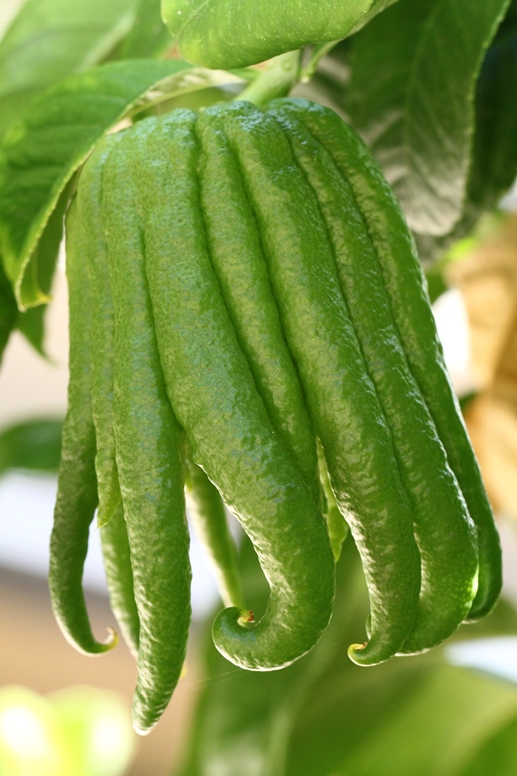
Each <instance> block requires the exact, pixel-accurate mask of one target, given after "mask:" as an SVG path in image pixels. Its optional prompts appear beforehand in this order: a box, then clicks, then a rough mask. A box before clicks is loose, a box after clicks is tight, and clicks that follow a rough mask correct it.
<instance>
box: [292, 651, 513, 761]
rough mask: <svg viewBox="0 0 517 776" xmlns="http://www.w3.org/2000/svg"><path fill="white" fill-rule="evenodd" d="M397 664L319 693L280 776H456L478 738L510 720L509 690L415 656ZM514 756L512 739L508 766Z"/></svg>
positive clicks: (310, 703) (336, 682)
mask: <svg viewBox="0 0 517 776" xmlns="http://www.w3.org/2000/svg"><path fill="white" fill-rule="evenodd" d="M419 661H420V662H419ZM401 662H402V661H401ZM403 662H404V665H403V666H400V665H397V661H393V662H392V663H391V664H390V663H388V664H386V666H385V667H381V666H379V667H377V668H375V669H374V671H372V672H370V671H368V674H369V676H363V677H359V676H357V675H356V676H355V677H354V676H351V677H349V678H348V681H347V682H344V681H343V677H340V676H337V677H335V678H334V689H331V690H330V693H329V692H328V690H329V688H328V687H324V688H318V692H317V693H315V694H316V695H317V697H316V698H309V699H308V702H307V705H306V706H305V711H304V714H303V716H302V717H301V718H300V721H299V724H298V726H297V727H296V729H295V732H294V734H293V737H292V739H291V742H290V749H289V758H288V766H287V769H286V771H285V774H286V776H295V774H296V776H312V774H314V773H318V776H331V774H332V776H341V774H343V776H345V774H351V773H353V774H354V776H370V774H377V773H378V774H380V773H382V775H383V776H414V774H418V775H419V776H453V775H454V776H458V775H459V774H460V773H462V774H463V773H464V771H463V767H464V764H465V759H466V757H467V756H468V754H469V753H472V752H473V751H474V750H475V749H476V747H477V746H478V742H479V741H480V740H483V738H485V737H487V738H488V737H489V736H491V735H492V734H493V733H494V731H495V730H497V729H498V728H500V727H501V726H505V725H506V724H507V723H508V722H509V721H510V720H515V719H517V688H516V687H515V686H513V685H510V684H504V683H503V682H500V681H497V680H494V679H491V678H488V677H485V676H482V675H480V674H477V673H474V672H471V671H467V670H464V669H461V668H455V667H452V666H448V665H445V664H443V663H441V664H439V663H438V664H437V663H435V664H432V663H429V662H428V663H427V664H426V661H425V660H423V659H422V658H420V659H419V658H412V659H411V661H403ZM364 673H366V672H364ZM374 673H375V674H376V675H375V676H374V675H373V674H374ZM323 689H325V690H326V691H327V696H326V697H325V696H324V695H323ZM516 755H517V741H515V739H514V744H513V752H512V756H513V758H514V759H513V761H514V763H515V757H516ZM492 772H494V773H495V772H498V771H497V769H495V770H492V769H490V768H489V769H488V770H486V771H484V773H492Z"/></svg>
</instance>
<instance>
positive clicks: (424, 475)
mask: <svg viewBox="0 0 517 776" xmlns="http://www.w3.org/2000/svg"><path fill="white" fill-rule="evenodd" d="M289 107H290V105H289V102H287V101H283V102H279V103H278V107H276V108H275V106H274V105H273V106H271V108H270V111H269V112H270V114H271V115H273V116H274V117H275V120H277V121H278V122H279V124H280V126H281V127H282V130H283V131H284V133H285V134H286V137H287V138H288V140H289V142H290V144H291V147H292V150H293V153H294V155H295V157H296V160H297V163H298V164H299V165H300V167H301V169H302V170H303V171H304V173H305V175H306V178H307V181H308V183H309V185H310V186H311V188H312V190H313V191H314V193H315V194H316V197H317V199H318V205H319V208H320V212H321V216H322V218H323V221H324V223H325V226H326V229H327V232H328V235H329V239H330V242H331V245H332V248H333V253H334V257H335V261H336V266H337V270H338V275H339V280H340V283H341V288H342V290H343V294H344V297H345V299H346V300H347V304H348V308H349V310H350V315H351V319H352V322H353V325H354V328H355V331H356V333H357V336H358V339H359V343H360V346H361V350H362V353H363V355H364V358H365V366H366V370H367V372H368V374H369V376H370V378H371V379H372V381H373V383H374V385H375V388H376V391H377V395H378V397H379V401H380V404H381V407H382V410H383V413H384V415H385V417H386V420H387V422H388V424H389V427H390V429H391V432H392V436H393V440H394V445H395V454H396V459H397V464H398V467H399V470H400V474H401V477H402V481H403V482H404V485H405V488H406V490H407V493H408V497H409V501H410V503H411V505H412V509H413V528H414V532H415V537H416V540H417V544H418V548H419V551H420V556H421V560H422V590H421V594H420V602H419V609H418V613H417V617H416V620H415V625H414V628H413V630H412V632H411V635H410V637H409V640H408V641H407V642H406V645H405V646H404V650H406V649H410V650H411V651H412V652H418V651H421V650H424V649H430V648H431V647H434V646H436V645H438V644H440V643H441V642H443V641H444V640H445V639H447V638H448V637H449V636H451V635H452V633H453V632H454V631H455V630H456V629H457V627H458V626H459V624H460V623H461V622H462V621H463V620H464V619H465V618H466V617H467V615H468V612H469V610H470V607H471V604H472V599H473V597H474V595H475V592H476V585H477V570H478V553H477V531H476V527H475V525H474V523H473V522H472V519H471V517H470V515H469V513H468V510H467V506H466V504H465V500H464V498H463V495H462V493H461V491H460V489H459V486H458V483H457V481H456V478H455V476H454V474H453V472H452V471H451V468H450V466H449V464H448V461H447V456H446V453H445V450H444V448H443V445H442V443H441V441H440V439H439V437H438V434H437V431H436V428H435V425H434V423H433V420H432V418H431V416H430V414H429V411H428V408H427V405H426V403H425V401H424V399H423V397H422V395H421V393H420V390H419V387H418V385H417V383H416V381H415V379H414V377H413V375H412V373H411V370H410V368H409V365H408V362H407V358H406V354H405V353H404V349H403V346H402V343H401V342H400V338H399V333H398V330H397V328H396V325H395V322H394V319H393V314H392V310H391V306H390V303H389V297H388V295H387V293H386V289H385V286H384V282H383V277H382V270H381V265H380V262H379V258H378V256H377V253H376V250H375V246H374V244H373V242H372V240H371V238H370V235H369V233H368V229H367V225H366V223H365V220H364V219H363V215H362V213H361V210H360V208H359V206H358V204H357V201H356V199H355V197H354V193H353V190H352V188H351V187H350V185H349V183H348V180H347V179H346V178H345V177H343V175H342V174H341V172H340V171H339V169H338V168H337V167H336V165H335V163H334V161H333V158H332V155H331V154H330V153H329V152H328V151H327V149H326V148H324V147H323V146H322V144H321V143H320V142H319V141H318V140H316V138H315V137H314V136H313V135H312V134H311V132H310V130H309V129H308V128H307V127H305V125H304V123H303V114H302V113H300V112H296V111H295V112H291V111H290V110H289ZM345 131H346V130H345ZM350 131H351V130H350ZM388 206H391V202H389V203H388Z"/></svg>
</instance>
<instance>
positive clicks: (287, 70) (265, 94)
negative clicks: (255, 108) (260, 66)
mask: <svg viewBox="0 0 517 776" xmlns="http://www.w3.org/2000/svg"><path fill="white" fill-rule="evenodd" d="M300 64H301V52H300V51H288V52H287V54H281V55H280V56H279V57H275V58H274V59H271V60H270V61H269V63H268V64H267V65H266V67H265V69H264V70H262V71H261V72H259V75H258V76H257V78H256V79H255V81H254V82H253V83H252V84H250V85H249V86H248V87H247V88H246V89H244V91H243V92H241V94H240V95H239V97H238V99H239V100H248V101H249V102H253V103H255V105H264V104H265V103H267V102H269V101H270V100H274V99H275V98H276V97H285V96H286V95H287V94H289V92H290V91H291V89H292V88H293V86H295V84H297V83H298V81H299V79H300Z"/></svg>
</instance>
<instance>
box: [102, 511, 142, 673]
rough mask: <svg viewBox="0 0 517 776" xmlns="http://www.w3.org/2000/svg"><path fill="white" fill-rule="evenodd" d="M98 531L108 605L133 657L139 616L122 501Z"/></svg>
mask: <svg viewBox="0 0 517 776" xmlns="http://www.w3.org/2000/svg"><path fill="white" fill-rule="evenodd" d="M119 501H120V499H119ZM99 532H100V536H101V546H102V557H103V561H104V571H105V573H106V582H107V585H108V592H109V599H110V606H111V608H112V610H113V614H114V615H115V617H116V619H117V622H118V625H119V628H120V632H121V633H122V636H123V638H124V641H125V642H126V644H127V646H128V648H129V651H130V652H131V654H132V655H133V657H134V658H135V659H136V658H138V644H139V641H140V618H139V617H138V609H137V608H136V603H135V593H134V589H133V569H132V566H131V551H130V549H129V540H128V536H127V528H126V521H125V519H124V512H123V509H122V504H121V503H119V505H118V507H117V508H116V509H115V512H114V513H113V515H112V517H111V519H110V521H109V522H108V523H106V525H103V526H102V527H101V528H100V529H99Z"/></svg>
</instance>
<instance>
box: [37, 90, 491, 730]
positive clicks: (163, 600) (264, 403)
mask: <svg viewBox="0 0 517 776" xmlns="http://www.w3.org/2000/svg"><path fill="white" fill-rule="evenodd" d="M76 200H77V201H76V202H75V203H74V205H73V208H72V211H71V214H70V216H69V230H68V253H69V257H71V259H70V261H71V268H70V270H69V272H70V281H71V288H70V290H71V294H70V315H71V333H72V335H73V336H72V339H71V348H72V350H71V378H70V380H71V381H70V409H69V418H70V420H69V421H68V423H67V426H66V427H65V442H66V444H65V447H64V450H65V455H64V458H63V464H62V471H61V475H60V481H59V494H58V505H57V507H56V524H55V528H54V532H53V537H52V563H51V570H52V576H51V587H52V595H53V602H54V606H55V609H56V613H57V616H58V620H59V622H60V624H61V626H62V628H63V630H64V631H65V633H66V634H67V636H68V638H69V639H70V640H71V641H72V642H73V643H75V644H76V645H77V646H78V647H79V648H80V649H82V650H83V651H85V652H92V653H94V652H99V651H102V650H104V649H106V646H105V645H102V644H98V643H97V642H96V641H95V640H94V638H93V635H92V633H91V629H90V627H89V624H88V619H87V614H86V609H85V607H84V600H83V598H82V591H81V584H80V583H81V573H82V564H83V562H84V555H85V549H86V540H87V531H88V526H89V523H90V521H91V519H92V517H93V512H94V509H95V505H96V503H97V481H98V487H99V500H100V512H101V524H103V526H104V527H103V528H101V531H103V544H104V551H105V555H106V567H107V570H108V580H109V586H110V592H111V596H112V601H113V603H114V607H115V611H116V614H117V617H118V619H119V622H120V625H121V629H122V631H123V633H124V635H125V637H126V639H127V640H128V641H129V643H130V646H131V648H132V650H133V651H134V652H136V653H137V654H138V686H137V690H136V693H135V707H134V715H135V726H136V727H137V729H138V730H139V731H140V732H146V731H148V730H149V729H150V728H151V727H152V725H153V724H154V723H155V722H156V720H157V719H158V718H159V716H160V714H161V713H162V711H163V710H164V708H165V706H166V704H167V702H168V700H169V698H170V695H171V693H172V691H173V690H174V687H175V684H176V682H177V681H178V678H179V676H180V672H181V666H182V663H183V660H184V656H185V645H186V638H187V629H188V622H189V616H190V603H189V582H190V567H189V562H188V534H187V528H186V522H185V506H184V497H183V491H184V486H185V484H186V486H187V494H188V500H189V503H190V504H191V505H192V509H193V512H194V514H193V522H194V524H195V526H196V527H197V528H198V530H199V533H200V538H201V539H202V541H203V542H204V543H205V545H206V546H207V548H208V553H209V557H210V558H211V562H212V564H213V565H214V566H215V569H216V575H217V577H218V579H219V581H220V586H221V593H222V597H223V599H224V600H225V602H227V603H228V604H231V606H230V608H228V609H225V610H224V611H222V612H221V613H220V614H219V615H218V617H217V618H216V620H215V623H214V628H213V635H214V641H215V644H216V646H217V648H218V649H219V650H220V651H221V652H222V653H223V654H224V655H225V656H226V657H228V659H229V660H231V661H232V662H233V663H235V664H236V665H238V666H242V667H243V668H247V669H251V670H257V671H263V670H274V669H278V668H282V667H284V666H287V665H289V664H290V663H292V662H293V661H294V660H296V659H298V658H299V657H301V656H302V655H304V654H305V653H306V652H308V651H309V650H310V649H311V648H312V647H313V646H314V644H315V643H316V642H317V641H318V639H319V637H320V636H321V634H322V632H323V631H324V629H325V628H326V626H327V624H328V621H329V619H330V616H331V611H332V603H333V595H334V555H336V556H337V555H338V554H339V548H340V542H341V541H342V538H343V536H344V535H345V531H340V530H339V526H338V524H337V523H336V520H337V516H338V510H339V512H341V514H342V516H343V517H344V518H345V520H346V521H347V523H348V525H349V527H350V530H351V533H352V534H353V536H354V539H355V541H356V543H357V546H358V549H359V552H360V554H361V558H362V563H363V568H364V572H365V576H366V581H367V585H368V590H369V597H370V608H371V612H370V617H369V620H368V625H367V632H368V638H367V640H366V641H364V643H361V644H354V645H352V646H351V647H350V650H349V652H350V656H351V658H352V659H353V660H354V661H355V662H357V663H359V664H362V665H374V664H376V663H379V662H382V661H384V660H387V659H389V658H390V657H392V656H393V655H395V654H409V653H413V652H420V651H423V650H426V649H430V648H431V647H433V646H435V645H437V644H439V643H441V642H442V641H444V640H445V639H446V638H448V637H449V636H450V635H451V634H452V633H453V632H454V631H455V630H456V628H457V627H458V626H459V624H460V623H461V622H462V621H465V620H471V619H475V618H478V617H480V616H482V615H484V614H486V613H487V612H488V611H489V610H490V609H491V608H492V606H493V605H494V603H495V601H496V599H497V596H498V593H499V589H500V585H501V559H500V547H499V540H498V536H497V531H496V529H495V525H494V522H493V517H492V514H491V511H490V507H489V505H488V502H487V499H486V495H485V492H484V489H483V485H482V483H481V479H480V475H479V469H478V467H477V463H476V461H475V458H474V455H473V453H472V449H471V447H470V443H469V441H468V438H467V435H466V432H465V428H464V426H463V423H462V420H461V416H460V414H459V411H458V408H457V404H456V401H455V398H454V395H453V393H452V389H451V386H450V383H449V379H448V376H447V373H446V371H445V367H444V364H443V358H442V352H441V348H440V344H439V342H438V339H437V335H436V329H435V327H434V322H433V317H432V313H431V310H430V306H429V302H428V298H427V294H426V291H425V284H424V281H423V278H422V273H421V270H420V266H419V263H418V260H417V258H416V255H415V252H414V247H413V243H412V240H411V237H410V234H409V232H408V229H407V226H406V224H405V222H404V219H403V217H402V214H401V212H400V209H399V206H398V204H397V203H396V201H395V199H394V197H393V195H392V193H391V191H390V189H389V187H388V186H387V184H386V183H385V181H384V179H383V178H382V175H381V173H380V171H379V169H378V167H377V166H376V164H375V163H374V162H373V160H372V159H371V157H370V155H369V153H368V151H367V149H366V148H365V146H364V145H363V144H362V142H361V141H360V140H359V139H358V138H357V136H356V135H355V134H354V133H353V132H352V131H351V130H350V129H349V128H348V127H347V126H346V125H345V124H343V122H342V121H341V120H340V119H339V118H338V117H337V116H336V115H335V114H334V113H332V112H331V111H330V110H328V109H325V108H322V107H321V106H318V105H315V104H313V103H310V102H307V101H304V100H278V101H275V102H274V103H271V104H270V105H269V106H268V107H267V108H266V109H265V110H260V109H258V108H256V107H254V106H253V105H251V104H249V103H244V102H234V103H230V104H224V105H217V106H214V107H212V108H209V109H207V110H206V111H205V112H204V113H203V114H202V115H200V116H199V115H197V114H195V113H193V112H191V111H187V110H179V111H175V112H173V113H171V114H169V115H166V116H163V117H161V118H153V119H146V120H144V121H141V122H139V123H138V124H136V125H135V126H134V127H132V128H130V129H128V130H125V131H122V132H120V133H118V134H117V135H114V136H110V137H108V138H107V139H106V140H105V141H104V142H103V143H102V144H101V146H100V147H99V149H98V150H97V151H96V152H95V154H94V155H93V157H92V158H91V159H90V160H89V161H88V162H87V164H86V166H85V168H84V170H83V173H82V175H81V179H80V183H79V190H78V194H77V198H76ZM74 268H75V269H74ZM79 277H80V278H82V281H81V282H82V283H83V284H84V285H83V286H80V283H79V281H78V278H79ZM76 281H77V282H76ZM80 288H82V289H83V291H80ZM88 289H89V292H88ZM88 293H89V294H90V297H88ZM92 407H93V410H92ZM96 440H97V444H96ZM96 447H97V454H96ZM187 451H188V454H187ZM74 462H75V466H74ZM94 467H96V469H97V476H95V468H94ZM320 478H321V480H322V483H323V484H321V483H320ZM76 493H77V494H78V495H77V496H76V495H75V494H76ZM119 494H120V495H121V504H120V505H119V506H117V502H118V499H119ZM221 497H222V499H223V501H224V502H225V504H226V505H227V507H228V508H229V509H230V510H231V511H232V512H233V513H234V514H235V516H236V517H237V519H238V520H239V521H240V523H241V525H242V527H243V528H244V530H245V531H246V533H247V534H248V535H249V536H250V538H251V540H252V542H253V545H254V547H255V550H256V552H257V555H258V557H259V560H260V563H261V566H262V569H263V572H264V574H265V576H266V578H267V581H268V583H269V585H270V598H269V603H268V606H267V608H266V611H265V612H264V613H263V615H262V616H257V617H256V618H253V616H252V615H251V613H250V610H247V609H243V608H242V604H241V590H240V583H239V579H238V573H237V569H236V564H235V559H234V548H233V547H232V544H231V542H232V540H231V536H230V534H229V533H228V531H227V527H226V525H225V516H224V509H223V505H222V502H221ZM322 512H323V513H324V514H325V518H324V517H323V516H322ZM329 533H330V535H331V537H332V549H331V542H330V541H329ZM333 551H334V555H333ZM249 605H251V606H253V602H252V601H250V602H249Z"/></svg>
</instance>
